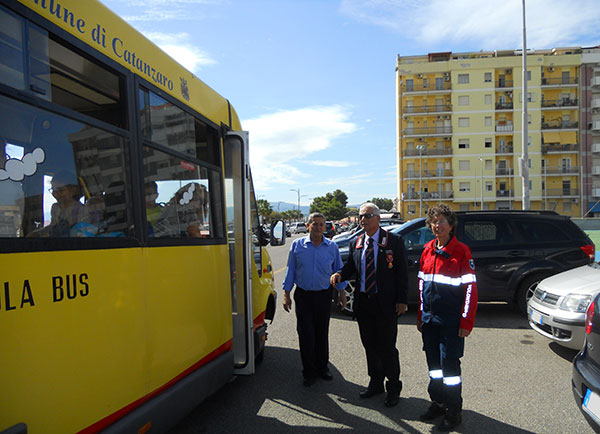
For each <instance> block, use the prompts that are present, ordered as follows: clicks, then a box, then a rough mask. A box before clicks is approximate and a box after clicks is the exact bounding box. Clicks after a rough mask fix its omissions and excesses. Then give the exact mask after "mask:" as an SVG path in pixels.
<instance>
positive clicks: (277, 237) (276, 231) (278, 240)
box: [271, 220, 285, 246]
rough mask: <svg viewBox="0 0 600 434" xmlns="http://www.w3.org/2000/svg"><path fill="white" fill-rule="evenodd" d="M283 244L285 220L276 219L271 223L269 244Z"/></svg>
mask: <svg viewBox="0 0 600 434" xmlns="http://www.w3.org/2000/svg"><path fill="white" fill-rule="evenodd" d="M284 244H285V222H284V221H283V220H277V221H275V222H273V223H272V224H271V245H272V246H283V245H284Z"/></svg>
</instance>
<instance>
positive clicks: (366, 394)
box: [358, 386, 384, 398]
mask: <svg viewBox="0 0 600 434" xmlns="http://www.w3.org/2000/svg"><path fill="white" fill-rule="evenodd" d="M383 392H384V390H383V386H380V387H373V386H369V387H368V388H367V389H365V390H363V391H361V392H360V393H359V394H358V396H360V397H361V398H370V397H371V396H375V395H379V394H380V393H383Z"/></svg>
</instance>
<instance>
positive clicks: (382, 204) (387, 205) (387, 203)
mask: <svg viewBox="0 0 600 434" xmlns="http://www.w3.org/2000/svg"><path fill="white" fill-rule="evenodd" d="M371 202H373V203H374V204H375V205H377V206H378V207H379V209H384V210H386V211H389V210H391V209H392V208H393V207H394V201H392V199H385V198H382V197H374V198H373V199H371Z"/></svg>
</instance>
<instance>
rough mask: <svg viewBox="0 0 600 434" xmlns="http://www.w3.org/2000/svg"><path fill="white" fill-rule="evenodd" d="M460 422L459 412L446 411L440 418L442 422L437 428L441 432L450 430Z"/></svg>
mask: <svg viewBox="0 0 600 434" xmlns="http://www.w3.org/2000/svg"><path fill="white" fill-rule="evenodd" d="M461 422H462V417H461V415H460V413H446V414H445V415H444V418H443V419H442V423H441V424H440V426H438V430H440V431H443V432H448V431H452V430H453V429H454V428H456V427H457V426H458V425H460V423H461Z"/></svg>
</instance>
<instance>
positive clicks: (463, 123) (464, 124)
mask: <svg viewBox="0 0 600 434" xmlns="http://www.w3.org/2000/svg"><path fill="white" fill-rule="evenodd" d="M490 119H491V118H490ZM458 126H459V127H468V126H469V118H458Z"/></svg>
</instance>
